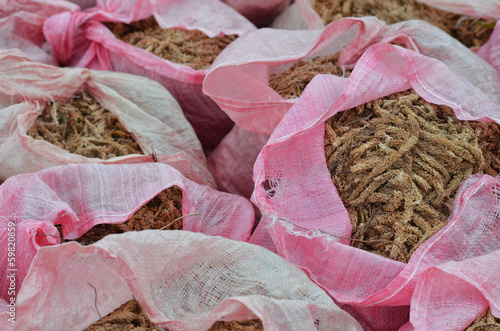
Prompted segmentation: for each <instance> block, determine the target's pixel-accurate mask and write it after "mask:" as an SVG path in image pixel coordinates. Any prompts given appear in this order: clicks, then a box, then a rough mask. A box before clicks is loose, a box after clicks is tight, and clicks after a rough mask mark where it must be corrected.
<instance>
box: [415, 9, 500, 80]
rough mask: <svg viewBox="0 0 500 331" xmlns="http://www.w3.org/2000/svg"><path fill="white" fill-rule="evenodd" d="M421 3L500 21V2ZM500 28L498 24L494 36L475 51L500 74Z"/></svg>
mask: <svg viewBox="0 0 500 331" xmlns="http://www.w3.org/2000/svg"><path fill="white" fill-rule="evenodd" d="M419 2H422V3H425V4H427V5H430V6H433V7H436V8H439V9H441V10H445V11H449V12H454V13H459V14H463V15H467V16H470V17H474V18H485V19H493V20H494V21H498V20H499V19H500V1H498V0H487V1H484V0H483V1H472V0H459V1H457V0H419ZM499 30H500V27H499V26H498V24H496V26H495V28H494V30H493V33H492V35H491V36H490V38H489V39H488V41H487V42H486V44H484V45H483V46H482V47H481V48H480V49H478V50H475V51H476V52H477V55H479V56H480V57H481V58H483V59H484V60H486V61H487V62H488V63H490V64H491V65H492V66H493V67H495V69H496V70H497V71H499V72H500V61H499V58H500V57H499V54H500V46H499V44H500V31H499Z"/></svg>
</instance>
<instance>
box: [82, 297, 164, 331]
mask: <svg viewBox="0 0 500 331" xmlns="http://www.w3.org/2000/svg"><path fill="white" fill-rule="evenodd" d="M121 330H128V331H132V330H133V331H148V330H155V331H160V330H162V329H160V328H157V327H156V326H155V325H154V324H153V323H151V321H150V320H149V317H148V315H147V314H146V312H145V311H144V309H143V308H142V307H141V306H140V305H139V303H138V302H137V301H136V300H135V299H133V300H130V301H128V302H126V303H124V304H123V305H121V306H120V308H118V309H116V310H115V311H113V312H111V313H110V314H108V315H107V316H104V317H103V318H101V319H100V320H98V321H96V322H95V323H93V324H92V325H90V326H89V327H87V328H86V329H85V330H84V331H121Z"/></svg>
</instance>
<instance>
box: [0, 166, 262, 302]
mask: <svg viewBox="0 0 500 331" xmlns="http://www.w3.org/2000/svg"><path fill="white" fill-rule="evenodd" d="M173 185H176V186H178V187H179V188H180V189H181V190H182V191H183V198H182V206H183V207H182V214H183V215H191V214H196V215H191V216H186V217H184V218H183V229H184V230H186V231H192V232H201V233H205V234H208V235H214V236H222V237H226V238H230V239H234V240H241V241H247V240H248V239H249V238H250V233H251V231H252V227H253V225H254V212H253V207H252V204H251V203H250V202H249V201H248V200H246V199H244V198H241V197H238V196H234V195H230V194H227V193H222V192H218V191H215V190H213V189H211V188H209V187H207V186H202V185H199V184H196V183H195V182H193V181H190V180H188V179H187V178H185V177H184V176H182V174H181V173H180V172H178V171H177V170H175V169H174V168H172V167H170V166H168V165H165V164H159V163H144V164H134V165H128V164H127V165H115V164H113V165H103V164H75V165H67V166H62V167H55V168H51V169H46V170H42V171H40V172H37V173H32V174H25V175H19V176H16V177H12V178H9V179H8V180H7V181H5V183H3V184H2V185H1V186H0V205H1V206H2V208H1V209H0V246H1V247H7V240H8V239H7V234H6V233H7V231H8V222H15V223H16V257H17V259H16V267H17V282H18V284H17V289H19V288H20V285H21V283H22V281H23V279H24V277H25V276H26V273H27V272H28V268H29V267H30V264H31V261H32V259H33V257H34V256H35V254H36V253H37V252H38V250H40V248H41V247H43V246H50V245H56V244H58V243H59V238H58V237H59V233H58V230H57V229H56V227H55V225H57V224H61V225H62V230H63V236H64V238H65V239H75V238H78V237H80V236H81V235H83V234H84V233H85V232H87V231H88V230H89V229H90V228H91V227H93V226H94V225H97V224H101V223H122V222H125V221H126V220H127V219H128V218H129V217H130V216H131V215H132V214H133V213H134V212H135V211H136V210H137V209H139V208H140V207H141V206H142V205H144V204H145V203H147V202H148V201H149V200H150V199H151V198H153V197H154V196H156V195H157V194H158V193H159V192H161V191H163V190H164V189H166V188H168V187H171V186H173ZM49 235H50V236H49ZM125 255H126V254H125ZM0 261H3V262H4V264H3V267H2V269H1V272H0V276H1V277H2V278H1V280H0V297H1V298H3V299H6V298H7V291H6V288H7V287H8V286H7V283H8V282H7V278H6V273H7V250H4V249H2V250H1V251H0Z"/></svg>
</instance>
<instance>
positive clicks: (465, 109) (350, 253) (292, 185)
mask: <svg viewBox="0 0 500 331" xmlns="http://www.w3.org/2000/svg"><path fill="white" fill-rule="evenodd" d="M410 88H413V89H414V90H415V92H416V93H417V94H418V95H420V96H421V97H422V98H423V99H425V100H426V101H428V102H431V103H434V104H439V105H446V106H449V107H451V108H452V109H453V110H454V112H455V114H456V116H457V118H458V119H461V120H483V121H494V122H496V123H500V107H499V106H498V105H496V104H495V103H493V102H492V101H491V100H490V99H489V98H488V97H487V96H486V95H485V94H484V93H483V92H482V91H481V90H479V89H478V88H476V87H475V86H473V85H472V84H471V83H470V82H468V81H467V80H465V79H464V78H462V77H460V76H458V75H456V74H454V73H453V72H452V71H451V70H450V69H449V68H448V67H447V66H446V65H444V64H443V63H442V62H439V61H437V60H435V59H431V58H428V57H425V56H423V55H421V54H419V53H416V52H413V51H410V50H407V49H405V48H402V47H398V46H393V45H388V44H379V45H374V46H372V47H370V48H369V49H368V50H367V51H366V52H365V54H364V55H363V56H362V57H361V58H360V60H359V61H358V63H357V65H356V67H355V69H354V71H353V73H352V74H351V76H350V78H349V79H344V78H340V77H337V76H333V75H320V76H316V78H314V79H313V81H312V82H311V83H310V84H309V85H308V86H307V87H306V89H305V91H304V92H303V94H302V96H301V98H300V99H299V100H298V101H297V103H296V104H295V105H294V106H293V107H292V108H291V109H290V111H289V112H288V113H287V114H286V116H285V117H284V118H283V120H282V122H281V123H280V124H279V125H278V126H277V128H276V130H275V131H274V133H273V134H272V135H271V137H270V139H269V141H268V143H267V144H266V146H265V147H264V148H263V150H262V152H261V153H260V155H259V157H258V159H257V161H256V164H255V167H254V181H255V191H254V193H253V195H252V200H253V201H254V203H255V204H256V205H257V206H258V207H259V209H260V211H261V213H262V215H263V216H262V219H261V221H260V224H259V226H258V227H257V229H256V231H255V233H254V234H253V236H252V239H251V242H254V243H259V244H260V245H263V246H265V247H270V248H271V249H274V250H275V251H276V252H277V253H278V254H280V255H282V256H283V257H285V258H286V259H288V260H289V261H290V262H292V263H293V264H295V265H297V266H299V267H300V268H301V269H303V270H304V271H306V272H307V273H308V274H309V275H310V277H311V279H313V281H315V282H316V283H317V284H319V285H320V286H321V287H322V288H324V289H325V290H327V291H328V293H329V294H330V295H331V296H332V297H333V298H334V299H335V300H337V301H338V302H341V303H346V304H349V305H354V306H365V307H379V306H380V307H381V309H382V306H394V308H398V307H402V306H408V305H410V303H411V300H412V294H413V292H414V289H415V286H416V283H417V281H418V279H419V276H420V275H421V274H422V273H423V272H425V271H426V270H427V269H428V268H430V267H434V266H439V265H442V264H444V263H446V262H449V261H464V260H467V259H471V258H476V257H479V256H483V255H486V254H489V253H490V252H492V251H494V250H498V249H499V248H500V240H498V239H499V236H500V232H499V229H500V228H498V227H497V226H494V225H493V224H494V222H496V220H495V218H494V217H491V216H492V215H495V210H494V208H493V206H495V205H494V204H489V205H488V206H490V208H484V207H479V206H478V205H477V204H475V203H474V202H473V201H472V200H470V199H472V198H471V197H472V196H474V194H476V193H478V194H479V195H478V199H483V198H484V199H486V198H487V192H486V191H484V190H483V191H477V190H475V188H477V187H478V186H477V185H479V184H480V183H481V181H488V180H489V181H490V182H491V179H489V177H488V176H476V177H472V178H470V179H468V180H466V181H465V183H463V184H462V186H461V189H459V191H458V192H457V194H456V197H455V203H454V206H453V209H452V212H451V215H450V217H449V222H448V224H447V225H446V226H445V227H444V228H443V229H442V230H440V231H439V232H438V233H437V234H435V235H434V236H432V237H431V238H430V239H428V240H427V241H426V242H425V243H424V244H423V245H422V246H420V247H419V248H418V249H417V250H416V251H415V252H414V253H413V254H412V256H411V259H410V260H409V262H408V263H407V264H405V263H402V262H399V261H396V260H391V259H388V258H385V257H383V256H381V255H376V254H372V253H370V252H367V251H364V250H360V249H358V248H355V247H352V246H349V240H348V239H345V238H350V236H351V229H352V226H351V222H350V220H349V215H348V213H347V210H346V208H345V207H344V204H343V203H342V201H341V199H340V197H339V194H338V192H337V190H336V188H335V186H334V185H333V182H332V179H331V174H330V171H329V170H328V168H327V166H326V159H325V150H324V139H325V138H324V135H325V124H324V122H325V121H326V120H327V119H328V118H330V117H331V116H333V115H334V114H335V113H337V112H341V111H343V110H346V109H350V108H352V107H355V106H357V105H361V104H364V103H366V102H369V101H371V100H375V99H377V98H380V97H383V96H387V95H390V94H393V93H396V92H400V91H405V90H407V89H410ZM478 178H479V179H480V180H478ZM478 183H479V184H478ZM473 188H474V189H473ZM485 190H486V189H485ZM483 195H484V196H483ZM495 208H496V206H495ZM471 224H473V226H471ZM332 270H335V272H332ZM391 319H394V317H391V318H387V320H388V322H389V321H390V320H391ZM400 321H402V322H403V323H404V322H405V321H404V320H400ZM378 322H380V321H378ZM401 325H402V324H400V325H399V326H401ZM394 327H395V325H394V324H393V325H392V326H387V329H394ZM382 329H384V328H382Z"/></svg>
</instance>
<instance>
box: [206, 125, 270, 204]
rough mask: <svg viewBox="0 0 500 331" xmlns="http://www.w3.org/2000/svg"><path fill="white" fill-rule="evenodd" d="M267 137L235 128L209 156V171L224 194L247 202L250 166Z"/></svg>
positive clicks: (251, 185) (249, 186) (251, 172)
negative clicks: (229, 194)
mask: <svg viewBox="0 0 500 331" xmlns="http://www.w3.org/2000/svg"><path fill="white" fill-rule="evenodd" d="M268 138H269V137H268V136H266V135H263V134H258V133H254V132H249V131H245V130H243V129H241V128H240V127H239V126H238V125H235V126H234V127H233V129H232V130H231V132H229V133H228V134H227V136H225V137H224V139H223V140H222V141H221V143H220V144H219V146H217V148H216V149H215V150H214V151H213V153H212V154H210V156H209V157H208V169H209V170H210V172H211V173H212V174H213V175H214V177H215V180H216V181H217V187H218V188H219V189H220V190H222V191H225V192H229V193H233V194H238V195H241V196H244V197H245V198H248V199H250V196H251V195H252V192H253V178H252V174H253V165H254V163H255V160H256V159H257V155H259V153H260V151H261V149H262V147H264V145H265V144H266V142H267V139H268Z"/></svg>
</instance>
